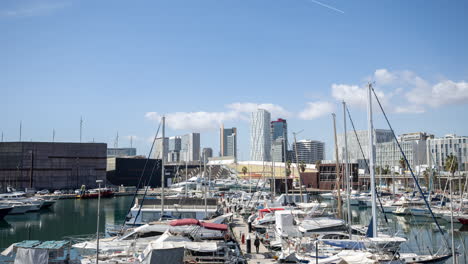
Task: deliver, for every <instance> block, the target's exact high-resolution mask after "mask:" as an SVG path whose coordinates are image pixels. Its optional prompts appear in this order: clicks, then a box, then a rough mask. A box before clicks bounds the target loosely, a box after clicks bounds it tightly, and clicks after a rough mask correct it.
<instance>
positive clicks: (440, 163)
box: [427, 134, 468, 171]
mask: <svg viewBox="0 0 468 264" xmlns="http://www.w3.org/2000/svg"><path fill="white" fill-rule="evenodd" d="M467 149H468V137H466V136H457V135H455V134H449V135H446V136H445V137H442V138H430V139H428V140H427V159H428V164H431V165H432V166H435V167H436V168H440V170H444V165H445V162H446V160H447V156H449V155H450V154H453V155H454V156H455V157H457V160H458V169H457V170H459V171H467V170H468V150H467Z"/></svg>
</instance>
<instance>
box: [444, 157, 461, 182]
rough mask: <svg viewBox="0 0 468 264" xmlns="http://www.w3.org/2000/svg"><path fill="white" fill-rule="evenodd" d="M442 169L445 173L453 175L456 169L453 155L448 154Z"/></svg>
mask: <svg viewBox="0 0 468 264" xmlns="http://www.w3.org/2000/svg"><path fill="white" fill-rule="evenodd" d="M444 169H445V171H448V172H450V173H451V174H452V177H453V175H454V174H455V172H456V171H457V169H458V159H457V157H455V156H454V155H453V154H450V155H448V156H447V158H446V159H445V164H444Z"/></svg>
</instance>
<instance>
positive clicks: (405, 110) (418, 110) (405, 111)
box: [393, 105, 425, 114]
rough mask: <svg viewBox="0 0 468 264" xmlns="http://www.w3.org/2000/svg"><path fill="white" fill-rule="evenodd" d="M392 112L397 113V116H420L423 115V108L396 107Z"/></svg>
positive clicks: (415, 106)
mask: <svg viewBox="0 0 468 264" xmlns="http://www.w3.org/2000/svg"><path fill="white" fill-rule="evenodd" d="M393 112H395V113H399V114H409V113H411V114H421V113H424V112H425V110H424V107H421V106H419V105H407V106H396V107H395V108H394V109H393Z"/></svg>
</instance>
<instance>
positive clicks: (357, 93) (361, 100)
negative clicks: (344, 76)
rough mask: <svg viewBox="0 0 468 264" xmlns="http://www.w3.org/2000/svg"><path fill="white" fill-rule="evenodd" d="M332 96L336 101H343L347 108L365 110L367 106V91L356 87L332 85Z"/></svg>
mask: <svg viewBox="0 0 468 264" xmlns="http://www.w3.org/2000/svg"><path fill="white" fill-rule="evenodd" d="M331 88H332V96H333V98H335V99H336V100H339V101H345V102H346V103H347V104H348V105H349V106H353V107H360V108H365V107H366V105H367V89H366V88H365V87H359V86H357V85H348V84H335V83H334V84H332V87H331Z"/></svg>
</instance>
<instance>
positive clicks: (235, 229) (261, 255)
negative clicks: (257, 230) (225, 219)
mask: <svg viewBox="0 0 468 264" xmlns="http://www.w3.org/2000/svg"><path fill="white" fill-rule="evenodd" d="M231 227H232V233H233V235H234V237H235V239H236V241H237V242H238V243H239V247H240V249H241V251H242V254H243V255H244V256H245V257H246V259H247V263H252V264H263V263H276V260H274V259H273V258H272V255H271V254H270V252H269V251H268V249H267V248H266V247H265V246H264V245H263V243H260V247H259V250H258V254H257V253H256V250H255V246H254V241H255V234H254V233H253V232H252V233H249V228H248V226H247V223H245V221H244V219H243V218H242V217H241V216H234V217H233V218H232V223H231ZM242 234H244V235H245V239H246V241H247V236H248V235H250V239H251V240H250V241H251V252H252V253H247V243H244V244H242Z"/></svg>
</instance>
